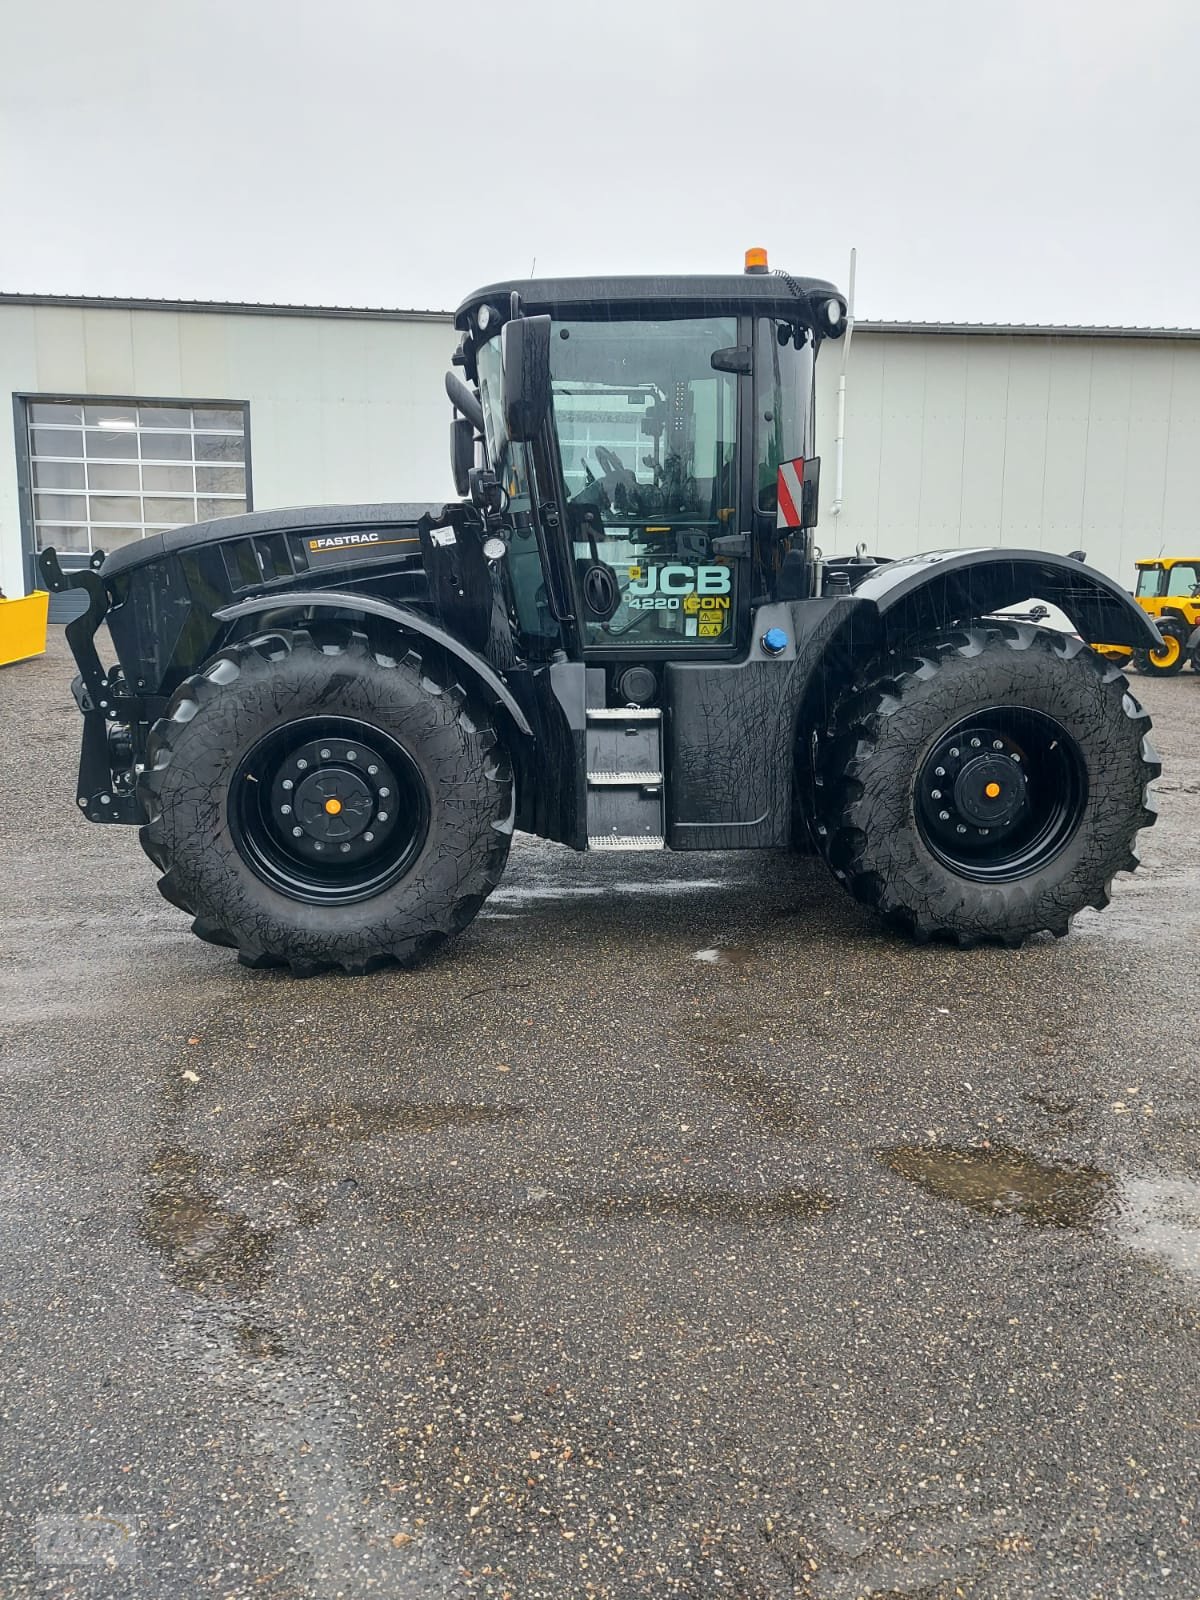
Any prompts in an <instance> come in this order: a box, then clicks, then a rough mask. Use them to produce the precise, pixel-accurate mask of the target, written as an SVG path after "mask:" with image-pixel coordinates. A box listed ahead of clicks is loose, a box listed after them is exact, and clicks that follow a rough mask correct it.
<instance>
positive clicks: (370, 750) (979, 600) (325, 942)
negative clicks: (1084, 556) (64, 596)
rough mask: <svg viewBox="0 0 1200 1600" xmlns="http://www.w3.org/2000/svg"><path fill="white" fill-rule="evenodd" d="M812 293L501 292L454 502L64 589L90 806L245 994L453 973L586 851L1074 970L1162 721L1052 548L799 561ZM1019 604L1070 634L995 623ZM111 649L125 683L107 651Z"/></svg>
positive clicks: (486, 298) (310, 519) (824, 328)
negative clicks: (665, 858) (1071, 928)
mask: <svg viewBox="0 0 1200 1600" xmlns="http://www.w3.org/2000/svg"><path fill="white" fill-rule="evenodd" d="M845 322H846V304H845V301H844V300H843V298H842V296H841V295H840V294H839V293H838V292H837V290H836V289H835V288H834V287H833V285H832V284H830V283H826V282H823V281H821V280H819V279H813V278H799V279H797V278H793V277H791V276H789V275H788V274H786V273H785V274H781V275H780V274H772V273H770V272H768V271H766V270H765V265H760V266H758V269H757V270H748V271H747V272H746V273H745V274H737V275H732V276H728V277H682V278H666V277H664V278H651V277H641V278H597V279H587V278H581V279H560V280H554V279H551V280H545V281H530V282H521V283H497V284H492V285H490V286H489V287H487V288H485V289H480V290H479V291H478V292H477V293H475V294H472V295H471V296H470V297H469V298H468V299H467V300H465V301H464V302H463V304H462V305H461V306H460V308H459V310H458V312H457V316H456V324H457V327H458V329H459V330H460V332H461V341H460V343H459V346H458V350H457V354H456V355H455V356H454V365H455V367H456V368H457V369H458V370H457V372H453V373H451V374H449V375H448V377H447V390H448V392H449V396H450V399H451V401H452V403H453V407H454V416H453V419H452V424H451V454H452V460H453V472H454V478H455V484H456V489H457V492H458V494H459V496H460V498H459V499H458V500H456V501H454V502H453V503H451V504H448V505H442V506H425V505H358V506H333V507H330V506H322V507H317V508H311V509H305V510H300V511H273V512H267V513H261V514H253V515H247V516H239V517H230V518H227V519H225V520H223V521H219V522H210V523H205V524H201V525H200V526H196V527H181V528H177V529H175V530H174V531H172V532H168V533H162V534H155V535H152V536H151V537H148V538H146V539H143V540H142V541H141V542H140V543H136V544H131V545H128V546H126V547H124V548H122V549H119V550H117V551H115V552H114V553H113V554H111V555H109V556H108V557H107V558H106V559H105V558H101V557H96V558H94V559H93V562H92V565H91V567H90V568H89V569H88V570H85V571H83V572H78V573H72V574H69V575H64V574H63V572H62V571H61V570H60V566H59V563H58V561H57V559H56V557H55V555H54V552H53V551H50V550H47V551H46V552H45V553H44V555H43V557H42V572H43V574H44V576H45V579H46V581H47V583H48V584H49V586H50V587H51V588H52V589H59V588H62V587H64V586H66V585H67V584H74V585H81V586H82V587H84V588H85V589H86V590H87V591H88V597H89V605H88V609H87V611H86V613H85V614H84V615H83V616H82V617H81V618H79V619H78V620H77V621H76V622H74V623H72V624H71V625H70V626H69V628H68V637H69V640H70V643H71V647H72V649H73V651H74V654H75V658H76V661H77V662H78V665H79V669H80V671H79V677H78V678H77V679H76V680H75V686H74V687H75V695H76V698H77V700H78V702H79V707H80V710H81V711H82V712H83V717H84V735H83V758H82V764H81V768H80V781H79V794H78V803H79V808H80V810H81V811H82V813H83V814H84V816H85V817H88V818H90V819H91V820H92V821H94V822H124V823H135V824H139V825H140V827H141V838H142V843H143V844H144V846H145V849H146V853H147V854H148V855H149V856H150V858H151V860H152V861H153V862H154V863H155V865H156V866H157V867H158V869H159V871H160V872H161V873H162V877H161V879H160V881H159V886H160V888H161V890H162V892H163V894H164V895H165V896H166V898H167V899H168V900H170V901H171V902H172V903H173V904H174V905H177V906H178V907H179V908H180V909H181V910H182V911H185V912H186V913H187V914H188V915H189V916H190V917H192V918H193V919H194V920H193V923H192V926H193V928H194V930H195V932H196V933H197V934H198V935H199V936H200V937H201V938H202V939H208V940H211V941H213V942H214V943H217V944H222V945H228V946H229V947H231V948H232V949H234V950H236V951H237V953H238V956H239V958H240V959H241V960H242V961H243V962H244V963H246V964H247V965H249V966H268V965H286V966H290V967H291V968H292V969H293V971H295V972H297V973H301V974H304V973H309V972H313V971H318V970H321V969H324V968H329V967H333V968H343V969H345V970H346V971H348V972H364V971H367V970H368V969H370V968H373V967H375V966H377V965H379V964H381V963H383V962H386V961H391V960H399V961H401V962H411V961H413V960H415V959H418V958H419V957H421V956H422V955H423V954H425V953H426V952H429V951H431V950H432V949H434V948H435V947H437V946H438V945H440V944H442V943H443V942H444V941H445V940H446V939H448V938H451V937H453V936H454V935H455V934H458V933H461V932H462V930H463V929H464V928H466V927H467V925H468V924H469V923H470V921H471V919H472V918H473V917H474V916H475V915H476V913H477V912H478V911H479V909H480V907H481V906H482V905H483V902H484V900H485V899H486V898H487V896H488V894H489V893H490V892H491V891H492V889H494V888H495V886H496V884H497V882H498V881H499V879H500V875H501V873H502V872H503V870H504V864H505V858H506V857H507V855H508V848H509V843H510V841H511V839H512V834H513V829H514V828H520V829H523V830H525V831H527V832H529V833H534V834H539V835H541V836H542V837H543V838H546V839H554V840H558V841H560V842H561V843H563V844H567V845H570V846H572V847H573V848H574V849H576V850H661V849H670V850H748V849H805V848H815V849H816V850H817V851H819V852H820V854H821V855H822V856H823V857H824V858H825V860H826V861H827V862H828V864H829V866H830V868H831V870H832V871H833V872H834V874H835V875H836V876H837V878H838V879H839V880H840V881H841V882H842V883H843V884H844V885H845V887H846V888H847V889H848V890H849V892H850V893H851V894H852V895H853V896H854V897H855V898H856V899H857V900H859V901H861V902H863V903H864V904H865V905H868V906H870V907H872V908H873V909H874V910H875V911H877V912H878V913H879V914H880V915H881V916H882V917H884V918H885V919H886V920H887V921H888V922H890V923H892V924H895V925H898V926H899V927H901V928H902V929H904V930H906V931H907V932H908V933H909V934H910V935H912V936H914V937H916V938H917V939H921V940H924V939H928V938H930V937H935V936H940V937H947V938H950V939H952V940H956V941H957V942H958V943H959V944H961V945H971V944H974V943H976V942H978V941H980V940H988V939H996V940H1001V941H1004V942H1005V943H1008V944H1018V943H1019V942H1020V941H1021V940H1022V939H1024V938H1025V937H1026V936H1027V935H1030V934H1034V933H1038V932H1042V931H1044V930H1049V931H1050V932H1052V933H1056V934H1063V933H1065V932H1066V931H1067V926H1068V923H1069V921H1070V919H1071V917H1072V915H1073V914H1074V913H1075V912H1077V911H1078V910H1079V909H1080V908H1081V907H1083V906H1096V907H1102V906H1104V904H1105V903H1106V901H1107V898H1108V890H1109V886H1110V883H1111V880H1112V878H1113V875H1114V874H1115V873H1117V872H1120V871H1122V870H1126V869H1130V868H1132V867H1134V866H1135V865H1136V856H1135V855H1134V848H1133V847H1134V839H1135V836H1136V834H1137V832H1138V830H1139V828H1141V827H1143V826H1145V825H1146V824H1147V823H1149V822H1151V821H1152V820H1153V816H1152V812H1151V809H1150V805H1149V803H1148V800H1147V786H1148V784H1149V783H1150V781H1151V780H1152V779H1153V778H1154V777H1155V776H1156V775H1157V773H1158V770H1159V768H1158V765H1157V763H1156V761H1155V758H1154V754H1153V752H1152V750H1151V749H1150V746H1149V744H1148V743H1147V737H1146V736H1147V732H1148V729H1149V721H1148V719H1147V717H1146V715H1145V713H1144V712H1143V711H1142V709H1141V707H1140V706H1139V705H1138V703H1137V701H1136V700H1135V699H1134V698H1133V696H1132V695H1131V694H1130V693H1129V690H1128V687H1127V685H1126V682H1125V679H1124V678H1123V677H1122V675H1121V673H1120V671H1119V669H1118V668H1117V667H1116V666H1115V665H1113V664H1111V663H1109V662H1106V661H1104V660H1102V659H1101V658H1100V657H1099V656H1098V655H1097V654H1095V652H1093V651H1092V650H1091V649H1090V648H1089V647H1088V645H1087V644H1086V643H1084V642H1083V641H1084V640H1090V641H1100V640H1103V641H1104V642H1105V643H1109V644H1122V643H1123V644H1126V645H1128V646H1129V647H1130V648H1131V649H1134V650H1143V649H1152V648H1156V647H1157V646H1158V645H1159V643H1160V640H1159V637H1158V634H1157V633H1156V632H1155V629H1154V625H1153V623H1152V622H1151V620H1150V619H1149V617H1147V615H1146V613H1145V612H1144V611H1143V610H1142V609H1141V608H1139V607H1138V606H1136V605H1134V603H1133V602H1132V600H1131V599H1130V598H1129V596H1127V595H1126V594H1125V593H1124V592H1123V591H1122V590H1121V589H1120V588H1119V587H1118V586H1117V585H1116V584H1115V583H1113V582H1112V581H1110V579H1108V578H1106V577H1104V576H1103V575H1102V574H1101V573H1099V572H1095V571H1092V570H1091V569H1089V568H1088V567H1086V566H1084V565H1082V564H1081V563H1079V562H1077V561H1071V560H1068V559H1066V558H1060V557H1057V556H1054V555H1050V554H1047V553H1046V552H1044V551H1038V550H1007V549H1006V550H988V549H956V550H950V551H940V552H937V553H935V554H932V555H923V556H914V557H911V558H908V559H905V560H897V561H883V560H873V559H870V558H867V557H864V556H861V555H860V556H855V557H831V558H829V559H823V558H822V556H821V553H820V551H819V549H818V546H817V543H816V538H815V534H816V522H817V489H818V468H819V463H818V462H817V460H816V459H815V457H814V449H813V392H814V385H813V374H814V362H815V360H816V357H817V354H818V352H819V350H820V348H821V346H822V344H824V342H825V341H826V340H833V339H837V338H839V337H840V336H841V335H842V333H843V332H844V328H845ZM1033 598H1036V599H1038V600H1040V601H1044V602H1047V603H1049V604H1053V605H1056V606H1059V607H1061V608H1062V610H1063V611H1065V612H1066V613H1067V615H1068V616H1069V617H1070V618H1071V620H1072V622H1073V624H1074V626H1075V628H1076V629H1077V630H1078V634H1077V635H1071V634H1067V633H1054V632H1049V631H1044V630H1042V629H1039V628H1037V627H1033V626H1029V625H1027V624H1023V623H1020V622H1014V621H1008V620H1005V619H1004V618H1002V617H998V616H997V615H996V613H997V612H998V611H999V610H1001V609H1002V608H1005V607H1012V606H1014V605H1019V604H1020V603H1021V602H1024V601H1028V600H1030V599H1033ZM101 622H104V623H106V624H107V626H108V631H109V634H110V635H111V638H112V643H113V646H114V647H115V651H116V658H117V664H116V665H115V666H112V667H107V668H106V667H105V666H104V665H103V664H102V663H101V660H100V659H99V656H98V654H97V651H96V648H95V643H94V636H95V634H96V631H97V628H98V627H99V625H100V623H101Z"/></svg>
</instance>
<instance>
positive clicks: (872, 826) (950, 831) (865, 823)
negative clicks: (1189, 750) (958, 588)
mask: <svg viewBox="0 0 1200 1600" xmlns="http://www.w3.org/2000/svg"><path fill="white" fill-rule="evenodd" d="M1149 727H1150V720H1149V717H1148V716H1147V715H1146V713H1145V712H1144V711H1143V710H1142V708H1141V706H1140V705H1139V704H1138V702H1137V701H1136V700H1135V699H1134V698H1133V696H1132V695H1131V694H1130V693H1129V692H1128V686H1127V684H1126V681H1125V678H1124V677H1123V676H1122V674H1121V672H1120V670H1119V669H1118V668H1117V667H1115V666H1113V665H1112V664H1111V663H1110V662H1106V661H1105V660H1104V659H1103V658H1102V657H1101V656H1099V655H1097V654H1095V652H1094V651H1092V650H1090V649H1088V648H1087V646H1086V645H1084V644H1083V643H1082V642H1081V641H1080V640H1079V639H1077V638H1074V637H1073V636H1071V635H1069V634H1057V633H1050V632H1046V631H1042V630H1038V629H1035V628H1030V627H1024V626H1019V625H1003V626H993V625H984V624H979V625H975V626H972V627H970V628H964V629H962V630H961V631H955V632H949V633H942V634H938V635H935V636H933V637H931V638H926V639H924V640H922V641H920V642H918V643H917V644H916V645H915V647H913V648H912V649H905V650H904V651H902V652H898V653H895V654H893V655H891V656H889V657H887V658H885V660H884V661H883V662H882V663H881V664H880V667H879V669H878V671H877V674H876V676H875V677H874V679H873V681H872V682H870V683H869V684H868V686H867V687H865V688H859V689H854V690H852V691H850V692H848V693H847V694H846V695H845V696H843V698H842V700H841V701H840V703H839V704H838V705H837V706H836V707H835V710H834V713H833V717H832V720H831V726H830V728H829V730H828V734H829V737H828V739H827V740H826V742H825V746H824V753H823V758H822V759H820V760H819V764H818V772H817V779H818V782H817V788H816V800H817V826H816V833H817V841H818V845H819V847H820V849H821V851H822V853H823V855H824V856H825V859H826V861H827V862H828V864H829V866H830V867H831V869H832V871H833V873H834V875H835V876H836V877H837V878H838V879H839V880H840V881H841V883H842V884H843V885H844V886H845V888H846V889H847V890H848V891H849V892H850V894H851V895H853V897H854V898H855V899H856V900H858V901H860V902H861V903H862V904H863V905H866V906H870V907H871V908H872V909H873V910H874V911H876V912H877V913H878V914H879V915H880V916H881V917H882V918H883V919H884V920H885V921H886V922H888V923H890V924H892V925H894V926H896V927H899V928H901V929H903V930H904V931H905V932H907V933H908V934H909V935H910V936H911V937H913V938H916V939H917V940H919V941H921V942H924V941H925V940H927V939H930V938H947V939H952V940H955V941H956V942H957V943H958V944H959V945H960V946H963V947H969V946H972V945H976V944H979V943H983V942H985V941H1000V942H1002V943H1004V944H1008V945H1019V944H1020V943H1021V942H1022V941H1023V940H1024V939H1026V938H1027V937H1029V936H1030V935H1031V934H1035V933H1041V932H1050V933H1053V934H1057V935H1060V936H1061V935H1063V934H1065V933H1066V932H1067V929H1068V925H1069V923H1070V920H1071V918H1072V917H1073V916H1074V915H1075V913H1076V912H1078V911H1080V910H1081V909H1082V908H1083V907H1084V906H1094V907H1096V908H1097V909H1103V907H1104V906H1106V905H1107V904H1108V898H1109V889H1110V887H1111V884H1112V879H1113V877H1114V875H1115V874H1116V873H1118V872H1122V871H1132V870H1133V869H1134V868H1135V867H1136V866H1137V856H1136V854H1135V852H1134V848H1133V846H1134V840H1135V838H1136V836H1137V833H1138V830H1139V829H1140V828H1143V827H1146V826H1147V825H1148V824H1150V823H1152V822H1153V821H1154V810H1153V803H1152V801H1151V800H1150V798H1149V795H1148V785H1149V784H1150V783H1151V782H1152V780H1153V779H1154V778H1156V777H1157V776H1158V774H1159V772H1160V770H1161V768H1160V765H1159V762H1158V760H1157V758H1156V756H1155V753H1154V751H1153V749H1152V747H1151V746H1150V743H1149V740H1148V738H1147V734H1148V731H1149Z"/></svg>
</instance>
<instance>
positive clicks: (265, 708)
mask: <svg viewBox="0 0 1200 1600" xmlns="http://www.w3.org/2000/svg"><path fill="white" fill-rule="evenodd" d="M138 793H139V798H140V800H141V802H142V805H143V808H144V811H145V814H146V817H147V821H146V823H145V825H144V826H143V828H142V830H141V841H142V846H143V848H144V849H145V851H146V854H147V855H148V856H149V857H150V859H151V860H152V861H153V862H154V863H155V865H156V866H158V867H159V869H160V870H161V871H162V874H163V876H162V878H161V879H160V880H159V889H160V890H161V892H162V894H163V896H164V897H165V898H166V899H167V900H169V901H171V903H172V904H173V905H176V906H179V907H180V908H181V909H182V910H184V911H186V912H188V913H190V914H191V916H192V917H193V918H194V921H193V923H192V928H193V931H194V932H195V933H196V934H197V935H198V936H199V937H200V938H202V939H205V940H208V941H209V942H210V943H214V944H221V945H228V946H230V947H232V948H233V949H235V950H236V951H237V953H238V958H239V960H240V961H241V962H242V963H243V964H244V965H246V966H250V967H269V966H287V967H290V968H291V970H292V971H293V972H294V973H295V974H296V975H298V976H308V975H310V974H312V973H315V972H321V971H325V970H327V969H329V968H335V969H338V968H340V969H342V970H344V971H346V972H355V973H359V972H367V971H371V970H373V969H374V968H376V967H379V966H383V965H385V964H388V963H391V962H400V963H402V964H405V965H411V964H413V963H415V962H416V961H418V960H420V959H421V958H422V957H424V956H426V955H427V954H429V953H431V952H432V951H433V950H434V949H436V948H437V947H438V946H439V945H441V944H443V943H444V942H445V941H446V940H447V939H449V938H452V937H453V936H454V935H456V934H458V933H461V932H462V930H463V929H464V928H465V927H466V926H467V925H468V923H470V921H471V920H472V918H473V917H474V916H475V914H476V913H477V912H478V910H479V909H480V907H481V906H482V905H483V902H484V900H485V899H486V897H487V896H488V895H489V894H490V893H491V891H492V889H494V888H495V886H496V884H497V883H498V882H499V879H500V876H501V873H502V872H503V870H504V864H505V860H506V858H507V855H508V847H509V842H510V839H511V836H512V826H513V816H514V792H513V781H512V773H511V768H510V765H509V762H508V758H507V755H506V753H505V751H504V750H503V748H502V747H501V745H500V743H499V741H498V739H497V736H496V734H495V733H494V732H493V730H492V729H491V728H490V727H489V726H488V723H487V719H486V717H485V716H484V715H483V713H482V712H481V711H480V709H479V708H478V707H476V706H475V705H473V704H472V703H471V702H470V701H469V700H468V698H467V696H466V695H465V693H464V692H463V690H462V689H461V688H460V687H459V686H458V685H456V684H454V683H453V682H446V681H444V680H443V679H442V678H441V677H440V676H435V675H434V673H433V672H432V671H431V670H428V669H426V667H425V666H424V665H423V664H422V661H421V658H420V656H418V655H417V654H415V653H414V652H409V653H408V654H403V647H401V653H400V654H399V655H398V656H392V655H389V654H387V653H385V652H384V651H382V650H380V649H377V648H374V647H373V646H372V645H371V644H370V643H369V642H368V640H367V638H366V637H365V636H364V635H363V634H361V633H356V632H352V631H351V630H350V629H349V628H328V627H327V628H325V629H324V630H323V631H322V632H321V634H320V637H319V642H318V641H317V640H316V639H314V638H313V636H312V635H311V634H310V633H309V632H308V631H305V630H293V631H279V632H274V633H270V634H266V635H263V636H261V637H259V638H256V639H253V640H250V641H248V642H246V643H244V644H239V645H236V646H231V647H229V648H227V649H225V650H222V651H221V652H220V653H219V654H218V655H217V656H216V657H215V658H214V659H213V660H212V661H210V662H208V663H207V665H206V666H205V667H204V668H203V669H202V670H201V671H200V672H199V673H197V674H196V675H195V676H194V677H191V678H188V679H187V680H186V681H185V682H184V683H183V684H181V686H180V687H179V689H178V690H177V691H176V693H175V695H174V697H173V698H172V700H171V702H170V704H169V705H168V707H167V709H166V713H165V715H164V716H163V717H162V718H161V719H160V720H159V721H158V722H157V723H156V724H155V726H154V728H153V730H152V732H151V735H150V741H149V746H148V750H147V762H146V768H145V771H144V772H143V774H142V776H141V778H140V780H139V788H138Z"/></svg>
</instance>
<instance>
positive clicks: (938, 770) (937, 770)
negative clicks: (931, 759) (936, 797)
mask: <svg viewBox="0 0 1200 1600" xmlns="http://www.w3.org/2000/svg"><path fill="white" fill-rule="evenodd" d="M933 775H934V777H935V778H944V777H945V776H946V769H945V767H934V769H933Z"/></svg>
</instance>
